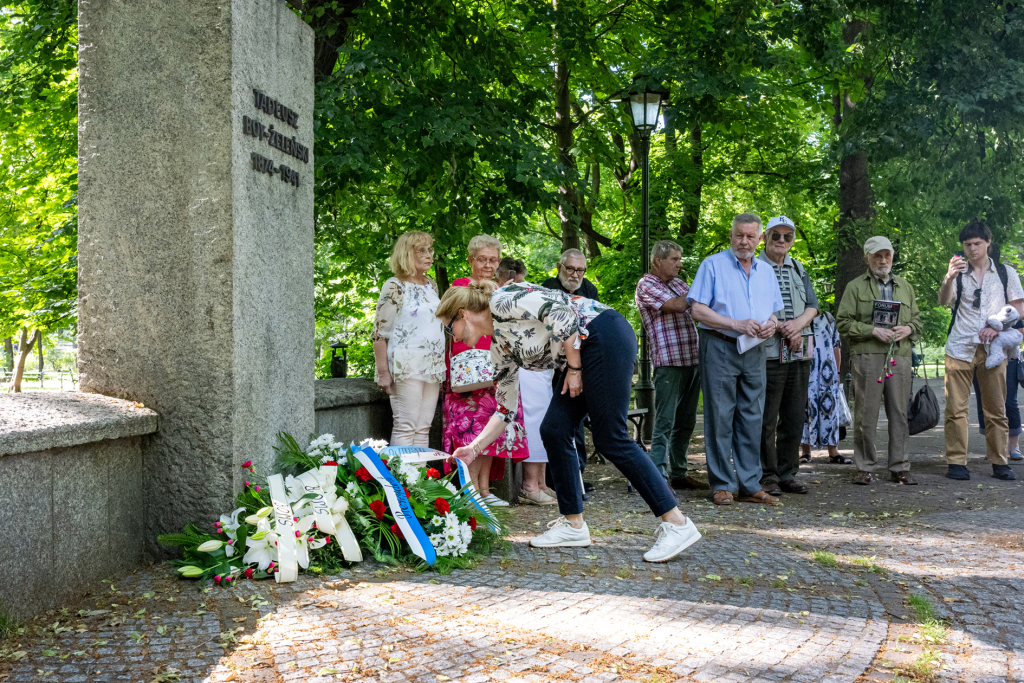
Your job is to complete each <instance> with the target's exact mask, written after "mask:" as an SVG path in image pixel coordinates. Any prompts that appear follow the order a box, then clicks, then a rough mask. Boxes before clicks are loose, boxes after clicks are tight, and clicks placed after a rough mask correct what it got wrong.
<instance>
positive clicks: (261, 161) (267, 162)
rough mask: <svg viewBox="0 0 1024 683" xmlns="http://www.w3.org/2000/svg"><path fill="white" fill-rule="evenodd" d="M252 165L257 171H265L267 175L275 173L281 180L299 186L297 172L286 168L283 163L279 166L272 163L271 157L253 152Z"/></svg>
mask: <svg viewBox="0 0 1024 683" xmlns="http://www.w3.org/2000/svg"><path fill="white" fill-rule="evenodd" d="M251 157H252V167H253V170H255V171H256V172H257V173H266V174H267V175H271V176H272V175H274V174H275V173H276V174H278V175H279V176H280V177H281V182H283V183H291V184H292V185H294V186H295V187H298V186H299V172H298V171H296V170H293V169H290V168H288V167H287V166H285V165H284V164H281V165H280V166H275V165H274V160H273V159H268V158H266V157H265V156H263V155H262V154H257V153H256V152H253V153H252V155H251Z"/></svg>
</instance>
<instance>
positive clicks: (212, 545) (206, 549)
mask: <svg viewBox="0 0 1024 683" xmlns="http://www.w3.org/2000/svg"><path fill="white" fill-rule="evenodd" d="M222 545H224V541H207V542H206V543H203V544H202V545H200V546H199V547H198V548H196V550H198V551H199V552H201V553H212V552H215V551H217V550H220V547H221V546H222Z"/></svg>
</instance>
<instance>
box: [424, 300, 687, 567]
mask: <svg viewBox="0 0 1024 683" xmlns="http://www.w3.org/2000/svg"><path fill="white" fill-rule="evenodd" d="M496 287H497V285H495V283H493V282H486V281H474V282H473V283H471V284H470V285H469V286H468V287H452V288H451V289H449V290H448V291H447V292H445V294H444V296H443V297H442V298H441V303H440V304H439V305H438V307H437V317H438V318H440V319H441V322H442V323H443V324H444V328H445V332H446V333H447V334H448V335H449V336H451V337H452V338H453V339H455V340H456V341H461V342H463V343H465V344H468V345H470V346H473V345H474V344H475V343H476V340H477V339H479V338H480V337H481V336H483V335H491V336H492V339H491V362H492V363H494V368H495V375H494V379H495V385H496V388H495V394H496V399H497V402H498V410H497V412H496V413H495V414H494V415H492V416H491V419H490V420H489V421H488V422H487V425H486V426H485V427H484V429H483V430H482V431H481V432H480V434H479V435H478V436H477V437H476V438H475V439H473V441H472V442H471V443H470V444H469V445H468V446H463V447H462V448H458V449H456V450H455V452H454V453H453V455H454V456H455V457H457V458H459V459H460V460H462V461H463V462H466V463H470V462H472V461H473V459H474V458H476V456H477V455H478V454H479V453H480V452H481V451H482V450H484V449H485V448H487V447H488V446H489V445H490V444H491V442H493V441H494V440H495V439H497V438H498V437H499V436H500V435H502V433H503V432H504V433H505V439H506V441H510V440H512V439H514V438H515V431H516V429H517V426H516V422H515V417H516V410H517V406H518V396H519V369H520V368H523V369H526V370H546V369H550V368H555V369H556V371H557V373H558V375H557V376H558V377H564V379H563V380H562V391H561V393H558V392H556V393H555V395H554V397H553V398H552V399H551V405H550V406H549V407H548V412H547V415H545V417H544V421H543V423H541V427H540V433H541V439H542V440H543V442H544V448H545V449H547V452H548V461H549V462H548V466H549V467H550V468H551V470H552V472H551V474H552V477H553V478H554V480H555V492H556V494H557V497H558V511H559V512H560V513H562V515H563V516H562V517H559V518H558V519H556V520H554V521H553V522H551V523H549V524H548V531H547V532H545V533H543V534H541V535H540V536H537V537H536V538H533V539H531V540H530V545H532V546H534V547H535V548H551V547H556V546H588V545H590V530H589V529H588V528H587V524H586V522H584V521H583V489H582V485H581V484H580V477H579V461H578V460H577V458H576V452H575V446H574V441H573V436H574V434H575V433H576V428H577V427H578V426H579V424H580V422H582V421H583V418H584V416H586V415H587V414H589V415H590V423H591V425H593V435H594V446H595V447H596V448H597V449H598V450H599V451H600V452H601V453H602V454H603V455H604V456H605V457H606V458H607V459H608V460H610V461H611V462H612V464H614V465H615V467H617V468H618V469H619V471H620V472H622V473H623V474H624V475H626V479H628V480H629V481H630V483H632V484H633V486H634V488H636V490H637V491H638V492H639V493H640V495H641V496H642V497H643V499H644V501H645V502H646V503H647V505H649V506H650V508H651V511H652V512H653V513H654V514H655V515H657V516H659V517H661V519H662V523H661V525H660V527H659V529H658V539H657V541H656V542H655V544H654V547H653V548H651V550H649V551H648V552H647V553H646V554H645V555H644V560H646V561H648V562H664V561H666V560H668V559H670V558H672V557H674V556H675V555H677V554H679V553H680V552H682V551H683V550H685V549H686V548H688V547H689V546H691V545H693V544H694V543H696V542H697V541H698V540H700V533H699V532H698V531H697V528H696V527H695V526H694V525H693V521H692V520H689V519H687V518H686V517H684V516H683V514H682V513H681V512H679V508H678V507H677V506H676V500H675V496H673V495H672V492H671V490H669V488H668V484H666V483H665V479H664V478H663V477H662V476H661V474H659V472H658V470H657V468H656V467H655V466H654V464H653V463H652V462H651V459H650V458H649V457H647V454H646V453H644V452H643V450H641V448H640V447H639V446H637V444H636V443H635V442H634V441H633V440H632V439H631V438H629V434H628V432H627V431H626V413H627V412H628V410H629V397H630V388H631V383H632V377H633V359H634V358H636V334H634V332H633V328H632V327H631V326H630V324H629V323H628V322H626V319H625V318H623V317H622V316H621V315H619V313H618V312H616V311H615V310H613V309H611V308H609V307H608V306H605V305H604V304H601V303H599V302H597V301H593V300H591V299H584V298H583V297H573V296H569V295H568V294H565V293H564V292H558V291H555V290H551V289H545V288H544V287H538V286H537V285H533V284H530V283H528V282H522V283H518V284H511V285H507V286H505V287H502V288H500V289H497V291H495V288H496Z"/></svg>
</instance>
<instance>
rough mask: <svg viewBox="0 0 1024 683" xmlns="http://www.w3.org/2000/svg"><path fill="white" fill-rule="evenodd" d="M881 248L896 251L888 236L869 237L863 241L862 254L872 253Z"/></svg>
mask: <svg viewBox="0 0 1024 683" xmlns="http://www.w3.org/2000/svg"><path fill="white" fill-rule="evenodd" d="M882 249H888V250H889V251H891V252H893V253H896V250H895V249H893V248H892V242H890V241H889V238H888V237H879V236H876V237H869V238H868V241H867V242H865V243H864V255H865V256H867V255H868V254H874V253H875V252H876V251H881V250H882Z"/></svg>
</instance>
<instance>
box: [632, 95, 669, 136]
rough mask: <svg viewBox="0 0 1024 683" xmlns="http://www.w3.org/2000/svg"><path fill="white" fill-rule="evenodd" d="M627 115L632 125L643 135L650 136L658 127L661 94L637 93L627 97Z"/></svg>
mask: <svg viewBox="0 0 1024 683" xmlns="http://www.w3.org/2000/svg"><path fill="white" fill-rule="evenodd" d="M629 113H630V116H631V117H632V118H633V125H634V126H635V127H636V129H637V131H638V132H640V133H641V134H643V135H650V134H651V133H653V132H654V129H655V128H657V127H658V117H659V115H660V113H661V93H657V92H639V93H633V94H631V95H630V96H629Z"/></svg>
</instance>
